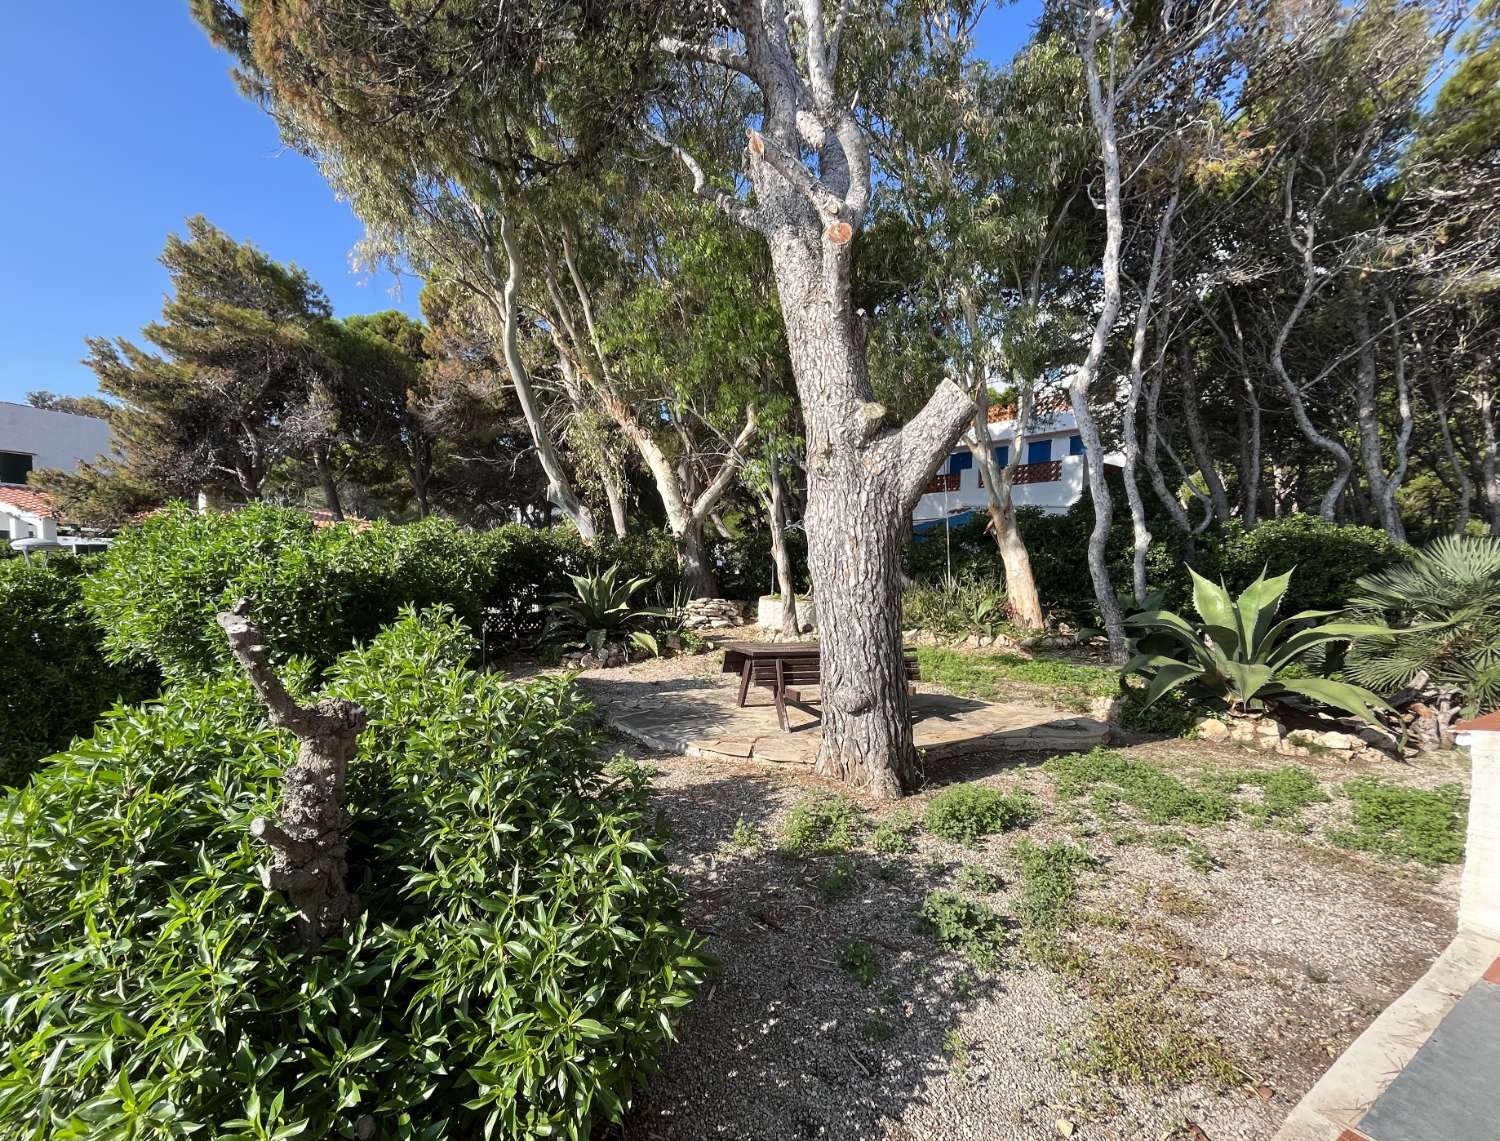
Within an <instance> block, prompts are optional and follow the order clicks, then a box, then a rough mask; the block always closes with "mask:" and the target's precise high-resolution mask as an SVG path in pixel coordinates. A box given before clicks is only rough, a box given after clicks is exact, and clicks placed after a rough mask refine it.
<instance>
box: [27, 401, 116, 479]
mask: <svg viewBox="0 0 1500 1141" xmlns="http://www.w3.org/2000/svg"><path fill="white" fill-rule="evenodd" d="M113 448H114V444H113V441H112V440H111V438H110V432H109V423H108V422H107V421H105V420H100V419H98V418H96V417H94V416H74V415H73V414H72V413H69V412H53V411H50V410H48V409H45V408H33V407H31V405H29V404H12V403H11V402H10V401H8V400H0V452H9V453H11V454H12V455H23V456H30V457H31V466H32V469H33V470H39V469H41V468H48V467H52V468H61V469H62V470H63V471H73V470H74V469H75V468H77V467H78V465H79V463H81V462H83V461H85V460H89V461H91V460H93V459H95V458H96V457H98V456H103V455H108V454H109V453H110V452H111V451H112V450H113Z"/></svg>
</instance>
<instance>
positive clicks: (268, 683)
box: [218, 599, 366, 949]
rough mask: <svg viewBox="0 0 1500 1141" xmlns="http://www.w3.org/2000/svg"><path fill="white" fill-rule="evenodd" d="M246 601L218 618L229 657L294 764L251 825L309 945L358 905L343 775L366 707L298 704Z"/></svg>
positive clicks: (273, 884)
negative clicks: (292, 749)
mask: <svg viewBox="0 0 1500 1141" xmlns="http://www.w3.org/2000/svg"><path fill="white" fill-rule="evenodd" d="M249 610H250V607H249V603H248V601H246V600H245V599H241V600H240V601H238V602H236V603H235V605H234V607H233V608H232V609H231V610H229V611H226V612H225V613H222V614H220V615H218V623H219V625H220V626H221V627H222V628H223V630H224V635H225V637H226V638H228V639H229V648H230V650H231V651H233V653H234V657H235V660H236V661H238V662H239V664H240V667H241V668H242V669H243V670H244V671H245V673H246V675H247V676H248V677H249V678H250V684H251V685H252V686H254V687H255V692H256V695H257V696H258V697H259V698H260V700H261V703H262V704H263V705H264V706H265V707H266V713H267V716H268V717H269V719H270V721H271V724H272V725H275V726H276V727H277V728H280V729H287V730H289V731H290V732H291V733H292V734H293V735H294V736H295V737H296V738H297V740H298V747H297V763H296V764H294V765H293V766H292V767H291V768H289V769H288V770H287V771H286V776H285V783H284V787H283V790H282V799H281V808H280V811H279V813H278V819H277V820H275V821H271V820H267V819H265V818H264V817H261V818H258V819H256V820H255V821H253V822H252V823H251V825H250V831H251V834H252V835H253V836H255V838H256V839H258V840H260V841H261V842H262V843H264V844H265V845H266V846H267V847H268V848H270V849H271V864H270V867H269V869H268V871H267V875H266V886H268V887H270V888H272V889H274V890H276V891H280V892H284V893H285V894H286V895H287V897H288V898H290V899H291V901H292V903H293V905H294V906H295V907H296V908H297V912H298V914H299V916H300V917H301V919H300V923H299V928H300V933H301V938H302V942H303V944H304V945H305V946H306V947H308V948H309V949H315V948H316V947H317V946H318V945H319V944H320V943H321V942H322V940H323V939H325V938H327V937H328V936H329V935H331V934H333V933H334V932H335V931H337V930H338V929H339V928H340V927H342V926H343V924H344V923H345V921H347V920H348V919H349V918H350V917H351V916H353V915H354V914H356V913H357V912H358V910H359V900H358V898H357V897H356V896H355V895H354V894H353V893H352V892H350V891H349V887H348V883H347V879H348V865H347V860H346V851H345V841H344V829H345V828H346V827H347V826H348V822H349V817H348V813H346V812H345V811H344V773H345V770H346V769H347V767H348V764H349V759H350V758H351V757H352V756H353V755H354V750H355V747H356V744H357V742H358V739H359V733H360V730H362V729H363V728H364V727H365V721H366V717H365V711H364V708H363V707H362V706H360V705H358V704H356V703H355V702H353V701H347V700H345V699H343V698H337V697H332V698H325V699H324V700H322V701H320V702H318V703H317V704H316V705H314V706H312V707H310V708H308V707H305V706H301V705H298V704H297V703H296V702H295V701H294V700H293V699H292V696H291V694H289V693H287V691H286V689H285V688H284V687H283V686H282V684H281V679H280V678H278V677H277V676H276V671H275V670H274V669H273V668H272V667H271V663H270V661H269V659H268V658H267V657H266V647H265V644H264V641H263V639H262V636H261V632H260V630H259V629H258V628H257V627H256V626H255V624H254V623H253V622H252V621H251V620H250V619H249V617H248V615H249Z"/></svg>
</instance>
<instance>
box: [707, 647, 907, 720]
mask: <svg viewBox="0 0 1500 1141" xmlns="http://www.w3.org/2000/svg"><path fill="white" fill-rule="evenodd" d="M903 657H904V661H905V666H906V681H907V684H908V685H910V684H911V683H912V682H914V681H920V680H921V674H920V672H919V670H918V667H917V652H916V650H914V649H911V648H910V647H908V648H907V649H906V650H905V651H904V654H903ZM723 672H724V673H727V674H739V675H740V699H739V705H740V707H741V708H743V707H744V704H745V698H746V696H747V695H748V694H749V692H750V687H751V686H752V685H756V686H760V687H761V688H763V689H769V690H770V691H771V696H772V698H773V700H774V701H775V702H776V719H777V721H779V722H780V723H781V731H782V732H783V733H785V732H787V731H788V729H787V720H786V707H787V703H788V702H790V703H791V704H793V705H803V704H805V702H804V701H803V698H802V690H803V689H804V688H805V687H808V686H814V685H821V684H822V677H823V657H822V650H821V648H820V647H819V645H818V643H817V642H726V643H725V644H724V665H723Z"/></svg>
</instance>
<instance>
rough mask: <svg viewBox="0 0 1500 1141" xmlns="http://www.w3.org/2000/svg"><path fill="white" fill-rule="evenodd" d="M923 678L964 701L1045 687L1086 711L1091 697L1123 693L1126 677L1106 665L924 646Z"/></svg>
mask: <svg viewBox="0 0 1500 1141" xmlns="http://www.w3.org/2000/svg"><path fill="white" fill-rule="evenodd" d="M917 661H918V663H919V664H920V665H921V667H922V677H923V679H924V680H926V681H930V682H932V683H933V684H934V685H940V686H942V687H943V688H944V689H946V690H948V691H949V692H951V693H955V694H957V695H958V696H960V697H973V698H978V699H979V700H981V701H995V700H1001V699H1004V698H1005V697H1006V696H1009V695H1012V694H1013V692H1014V687H1013V686H1009V685H1008V683H1010V682H1021V683H1023V684H1024V685H1028V686H1039V687H1040V686H1044V687H1046V688H1047V689H1048V691H1049V692H1050V693H1051V694H1052V695H1054V696H1056V697H1058V698H1061V699H1063V700H1064V701H1067V702H1070V703H1071V704H1073V705H1076V706H1078V707H1080V708H1084V707H1087V705H1088V701H1089V699H1090V698H1096V697H1113V696H1114V695H1115V694H1116V693H1118V692H1119V688H1120V675H1119V672H1118V671H1117V670H1113V669H1109V668H1107V667H1104V666H1090V665H1075V664H1073V663H1071V662H1065V661H1061V660H1059V659H1057V658H1027V657H1023V656H1022V655H1020V654H1006V653H1001V654H989V653H966V652H964V651H962V650H955V649H951V648H949V647H946V646H922V647H920V648H919V649H918V650H917Z"/></svg>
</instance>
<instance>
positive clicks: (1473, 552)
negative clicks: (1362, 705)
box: [1345, 535, 1500, 731]
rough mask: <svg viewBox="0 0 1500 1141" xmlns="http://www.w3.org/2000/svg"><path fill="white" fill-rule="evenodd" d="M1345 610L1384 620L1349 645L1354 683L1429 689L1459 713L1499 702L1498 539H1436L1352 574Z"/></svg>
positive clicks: (1349, 670) (1347, 666) (1384, 688)
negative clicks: (1381, 566) (1386, 564)
mask: <svg viewBox="0 0 1500 1141" xmlns="http://www.w3.org/2000/svg"><path fill="white" fill-rule="evenodd" d="M1349 608H1350V609H1351V610H1353V611H1355V612H1356V613H1358V614H1360V615H1362V616H1368V617H1371V618H1375V617H1379V618H1381V619H1383V620H1385V621H1386V622H1387V623H1389V627H1388V628H1386V629H1383V630H1382V631H1381V632H1380V633H1376V634H1367V635H1364V636H1362V637H1360V638H1356V639H1355V641H1354V644H1353V645H1352V646H1351V647H1350V648H1349V655H1348V658H1347V660H1346V662H1345V669H1346V672H1347V673H1348V675H1349V676H1350V677H1351V678H1353V679H1354V680H1355V681H1357V682H1359V683H1360V684H1361V685H1365V686H1369V687H1370V688H1371V689H1377V690H1381V691H1382V692H1385V693H1395V692H1396V691H1397V690H1400V689H1403V688H1412V689H1416V690H1418V691H1426V692H1429V693H1433V694H1436V695H1437V697H1438V699H1439V704H1449V705H1455V706H1458V707H1461V708H1462V711H1463V713H1464V714H1465V715H1466V716H1473V715H1474V714H1475V713H1483V712H1487V711H1489V710H1491V709H1494V708H1496V707H1497V706H1500V539H1497V538H1493V537H1490V536H1484V537H1473V536H1467V537H1466V536H1456V535H1448V536H1445V537H1444V538H1441V539H1438V540H1436V541H1435V542H1433V543H1431V544H1429V545H1428V546H1427V547H1425V548H1423V549H1422V550H1420V551H1418V552H1416V553H1415V554H1413V555H1412V557H1411V559H1410V561H1408V562H1405V563H1401V564H1398V565H1397V566H1394V567H1391V568H1389V569H1387V570H1383V571H1380V572H1378V573H1376V574H1370V575H1366V576H1365V577H1364V578H1361V579H1359V580H1358V581H1357V582H1356V583H1355V596H1354V597H1353V598H1352V599H1350V601H1349ZM1392 627H1393V628H1392ZM1440 731H1441V727H1440Z"/></svg>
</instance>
